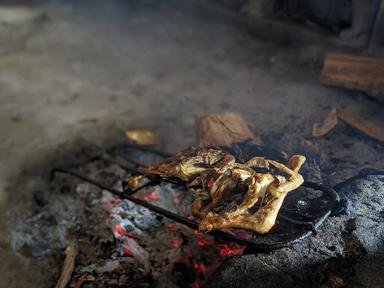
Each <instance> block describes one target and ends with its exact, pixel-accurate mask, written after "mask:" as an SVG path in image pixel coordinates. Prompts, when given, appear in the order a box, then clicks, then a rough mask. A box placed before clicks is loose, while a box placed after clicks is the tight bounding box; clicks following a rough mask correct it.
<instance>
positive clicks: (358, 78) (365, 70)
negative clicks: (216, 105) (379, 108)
mask: <svg viewBox="0 0 384 288" xmlns="http://www.w3.org/2000/svg"><path fill="white" fill-rule="evenodd" d="M320 81H321V82H322V83H324V84H328V85H335V86H342V87H345V88H348V89H357V90H361V91H364V92H366V93H368V94H370V95H372V96H375V97H376V98H377V99H379V100H381V101H384V59H381V58H372V57H366V56H359V55H348V54H327V55H326V57H325V59H324V66H323V69H322V71H321V75H320Z"/></svg>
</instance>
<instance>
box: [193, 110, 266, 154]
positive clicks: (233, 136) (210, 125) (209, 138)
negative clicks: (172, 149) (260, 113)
mask: <svg viewBox="0 0 384 288" xmlns="http://www.w3.org/2000/svg"><path fill="white" fill-rule="evenodd" d="M196 122H197V123H196V126H197V137H198V143H199V145H200V146H206V145H217V146H224V147H231V146H232V145H234V144H236V143H241V142H245V141H252V142H253V143H255V144H256V145H262V142H261V140H260V139H259V137H257V136H256V135H255V134H254V133H253V132H252V131H251V129H249V127H248V124H247V122H246V121H245V119H244V118H243V117H242V116H241V114H239V113H235V112H225V113H221V114H209V115H206V116H203V117H201V118H199V119H197V121H196Z"/></svg>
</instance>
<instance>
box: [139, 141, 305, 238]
mask: <svg viewBox="0 0 384 288" xmlns="http://www.w3.org/2000/svg"><path fill="white" fill-rule="evenodd" d="M304 161H305V157H304V156H301V155H295V156H293V157H292V158H291V159H290V160H289V162H288V166H289V167H287V166H285V165H283V164H281V163H278V162H276V161H273V160H268V159H265V158H263V157H254V158H252V159H251V160H249V161H248V162H246V163H245V164H239V163H236V162H235V158H234V156H233V155H231V154H229V153H228V152H226V151H224V150H222V149H220V148H217V147H206V148H189V149H187V150H184V151H181V152H179V153H177V154H176V155H175V156H173V157H171V158H169V159H167V160H166V161H165V162H163V163H160V164H158V165H155V166H151V167H147V168H140V169H139V171H140V172H141V173H142V174H143V176H146V177H149V178H151V177H156V176H160V177H162V178H178V179H180V180H182V181H184V182H186V184H187V187H188V189H189V191H191V192H192V193H193V194H194V196H195V200H194V202H193V204H192V214H193V215H194V216H195V217H198V218H200V219H201V222H200V224H199V230H200V231H204V232H209V231H211V230H215V229H222V228H244V229H248V230H252V231H254V232H258V233H260V234H263V233H267V232H268V231H270V229H271V228H272V227H273V226H274V224H275V222H276V217H277V214H278V212H279V210H280V207H281V205H282V203H283V201H284V198H285V197H286V195H287V194H288V192H290V191H293V190H295V189H297V188H298V187H299V186H300V185H301V184H302V183H303V181H304V180H303V177H302V176H301V175H300V174H299V173H298V171H299V169H300V167H301V166H302V165H303V163H304ZM270 167H274V168H276V169H278V170H280V171H281V172H283V173H285V174H287V178H286V177H283V176H279V175H277V176H275V175H273V174H271V173H257V172H256V171H255V170H253V169H252V168H264V169H270ZM138 177H142V176H138ZM134 180H135V179H134ZM136 182H138V181H136Z"/></svg>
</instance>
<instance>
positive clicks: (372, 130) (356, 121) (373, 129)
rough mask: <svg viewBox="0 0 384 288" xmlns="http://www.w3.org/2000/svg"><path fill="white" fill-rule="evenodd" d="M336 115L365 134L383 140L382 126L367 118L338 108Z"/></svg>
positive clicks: (383, 131) (383, 128) (383, 129)
mask: <svg viewBox="0 0 384 288" xmlns="http://www.w3.org/2000/svg"><path fill="white" fill-rule="evenodd" d="M337 115H338V116H339V118H340V119H341V120H343V121H344V122H346V123H347V124H348V125H350V126H352V127H354V128H356V129H357V130H360V131H361V132H363V133H365V134H366V135H368V136H370V137H372V138H374V139H376V140H379V141H381V142H384V127H383V125H379V124H377V123H374V122H372V121H370V120H367V119H365V118H363V117H361V116H359V115H355V114H353V113H351V112H349V111H348V110H345V109H338V111H337Z"/></svg>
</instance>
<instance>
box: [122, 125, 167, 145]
mask: <svg viewBox="0 0 384 288" xmlns="http://www.w3.org/2000/svg"><path fill="white" fill-rule="evenodd" d="M125 136H126V137H127V138H128V139H129V140H131V141H132V142H133V143H135V144H137V145H159V144H160V140H159V138H158V137H157V134H156V133H155V132H153V131H150V130H147V129H139V130H127V131H125Z"/></svg>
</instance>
